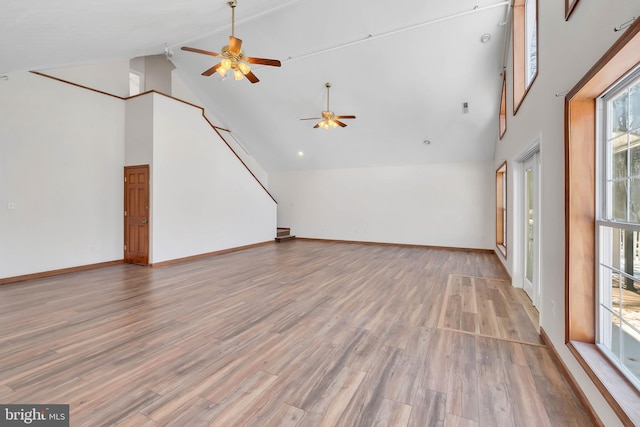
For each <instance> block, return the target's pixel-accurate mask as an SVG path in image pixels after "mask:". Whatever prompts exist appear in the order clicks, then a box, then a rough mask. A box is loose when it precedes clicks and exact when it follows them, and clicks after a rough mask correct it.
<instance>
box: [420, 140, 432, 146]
mask: <svg viewBox="0 0 640 427" xmlns="http://www.w3.org/2000/svg"><path fill="white" fill-rule="evenodd" d="M422 143H423V144H424V145H429V144H431V141H430V140H428V139H425V140H424V141H422Z"/></svg>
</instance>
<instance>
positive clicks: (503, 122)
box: [498, 72, 507, 139]
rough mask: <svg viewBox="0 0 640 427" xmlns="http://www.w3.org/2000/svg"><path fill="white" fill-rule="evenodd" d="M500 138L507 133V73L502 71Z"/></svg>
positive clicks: (499, 115)
mask: <svg viewBox="0 0 640 427" xmlns="http://www.w3.org/2000/svg"><path fill="white" fill-rule="evenodd" d="M498 117H499V120H500V124H499V130H500V139H502V137H503V136H504V134H505V133H507V73H506V72H505V73H502V95H501V96H500V113H499V114H498Z"/></svg>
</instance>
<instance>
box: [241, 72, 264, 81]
mask: <svg viewBox="0 0 640 427" xmlns="http://www.w3.org/2000/svg"><path fill="white" fill-rule="evenodd" d="M244 76H245V77H246V78H247V79H248V80H249V81H250V82H251V83H258V82H259V81H260V80H259V79H258V78H257V77H256V75H255V74H253V73H252V72H251V71H249V72H248V73H247V74H245V75H244Z"/></svg>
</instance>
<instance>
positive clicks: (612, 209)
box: [596, 69, 640, 389]
mask: <svg viewBox="0 0 640 427" xmlns="http://www.w3.org/2000/svg"><path fill="white" fill-rule="evenodd" d="M598 103H599V104H600V108H598V111H599V112H601V113H600V114H599V116H598V118H597V120H598V122H599V123H600V128H601V129H602V130H603V135H601V136H600V138H599V139H598V152H597V154H596V156H597V157H598V161H599V168H598V171H599V185H598V187H597V188H598V190H599V198H598V199H599V200H600V203H599V207H600V212H598V214H597V215H598V218H597V228H598V237H597V238H598V242H599V244H598V249H599V250H598V265H599V272H598V273H599V274H598V279H599V284H598V307H597V310H598V312H597V315H598V323H599V327H598V330H597V340H598V343H599V344H600V345H601V346H602V347H603V349H604V351H605V353H606V354H607V355H608V356H609V357H610V358H611V359H612V360H613V361H614V363H615V364H616V365H617V366H618V367H619V368H620V370H621V371H622V372H623V373H624V374H625V375H626V376H627V377H628V378H629V380H630V381H632V382H633V383H634V384H635V385H636V387H638V388H639V389H640V239H639V234H640V69H638V70H636V72H634V73H632V75H631V76H630V77H629V78H626V79H623V80H622V81H620V82H618V84H617V85H616V86H615V87H614V88H613V89H611V90H610V91H608V92H607V94H605V95H604V96H603V97H602V98H600V100H599V101H598Z"/></svg>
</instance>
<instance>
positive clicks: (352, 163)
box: [0, 0, 509, 172]
mask: <svg viewBox="0 0 640 427" xmlns="http://www.w3.org/2000/svg"><path fill="white" fill-rule="evenodd" d="M508 11H509V2H508V1H507V2H505V1H502V2H501V1H495V0H494V1H486V0H484V1H479V0H457V1H442V0H404V1H393V2H392V1H381V0H374V1H372V0H349V1H345V0H324V1H311V0H289V1H286V0H281V1H275V0H238V5H237V8H236V26H235V35H236V37H238V38H240V39H242V40H243V49H244V51H245V53H246V54H247V55H248V56H254V57H262V58H274V59H279V60H281V61H282V67H281V68H275V67H265V66H253V67H252V69H253V71H254V72H255V74H256V75H257V76H258V77H259V78H260V80H261V81H260V82H259V83H257V84H251V83H249V82H248V81H247V80H246V79H243V80H240V81H235V80H234V79H233V77H231V76H229V77H226V78H222V77H220V76H219V75H218V74H214V75H213V76H210V77H203V76H201V75H200V73H201V72H202V71H204V70H205V69H207V68H209V67H211V66H213V65H214V64H215V63H216V62H217V61H218V60H217V58H213V57H210V56H206V55H199V54H195V53H192V52H186V51H182V50H180V47H181V46H185V45H186V46H191V47H196V48H201V49H205V50H211V51H215V52H220V50H221V49H222V46H224V45H226V44H228V37H229V35H230V33H231V10H230V8H229V6H228V5H227V3H226V2H225V1H218V0H216V1H213V0H181V1H179V2H177V1H168V0H111V1H103V0H102V1H98V0H84V1H70V2H52V1H50V0H30V1H10V2H8V4H7V5H5V6H4V8H3V13H2V14H1V15H0V57H1V58H2V61H0V73H8V72H12V71H22V70H36V69H39V70H42V69H47V68H53V67H60V66H65V65H73V64H83V63H96V62H100V61H111V60H116V59H128V58H133V57H137V56H143V55H151V54H158V53H162V52H163V51H164V49H165V44H166V45H168V47H169V49H170V50H171V52H172V53H173V56H172V57H171V60H172V62H173V63H174V64H175V66H176V70H177V71H176V72H177V73H178V74H179V75H180V77H181V78H182V80H183V81H184V82H185V83H186V84H187V85H188V86H189V87H190V89H191V90H192V91H193V92H194V93H195V94H196V95H197V96H198V97H199V98H200V99H201V100H202V102H203V103H204V104H205V105H204V107H205V108H206V109H207V110H208V111H210V112H211V113H212V116H213V117H216V118H217V119H218V120H219V121H220V123H219V125H220V126H222V127H226V128H228V129H230V130H231V131H232V133H233V135H234V136H235V138H236V139H237V140H238V141H239V142H240V143H241V144H242V145H243V146H244V147H245V148H246V149H247V151H248V152H249V153H250V154H251V155H252V156H253V157H255V158H256V159H257V160H258V162H259V163H260V164H261V165H262V167H263V168H265V170H267V171H268V172H275V171H285V170H305V169H331V168H345V167H370V166H392V165H393V166H397V165H419V164H426V163H444V162H460V161H473V160H489V159H491V157H492V155H493V148H494V144H495V141H496V139H497V114H498V104H499V98H500V89H501V84H502V77H501V71H502V66H503V61H504V44H505V35H506V32H507V29H508V28H509V27H508V25H505V20H506V19H507V15H508ZM484 34H488V35H490V36H491V40H490V41H489V42H488V43H482V42H481V41H480V39H481V36H482V35H484ZM325 82H331V84H332V88H331V110H332V111H334V112H335V113H336V114H338V115H344V114H353V115H356V116H357V119H356V120H348V121H345V122H346V123H347V124H348V127H346V128H338V129H330V130H327V131H325V130H322V129H313V125H314V124H315V122H314V121H301V120H300V119H301V118H306V117H319V116H320V114H321V111H323V110H324V109H325V107H326V88H325ZM464 102H466V103H468V106H469V110H468V112H467V113H465V112H464V111H463V107H462V104H463V103H464ZM426 140H428V141H429V142H430V143H429V144H427V143H425V141H426ZM300 152H302V153H303V155H302V156H300V155H299V153H300Z"/></svg>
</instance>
